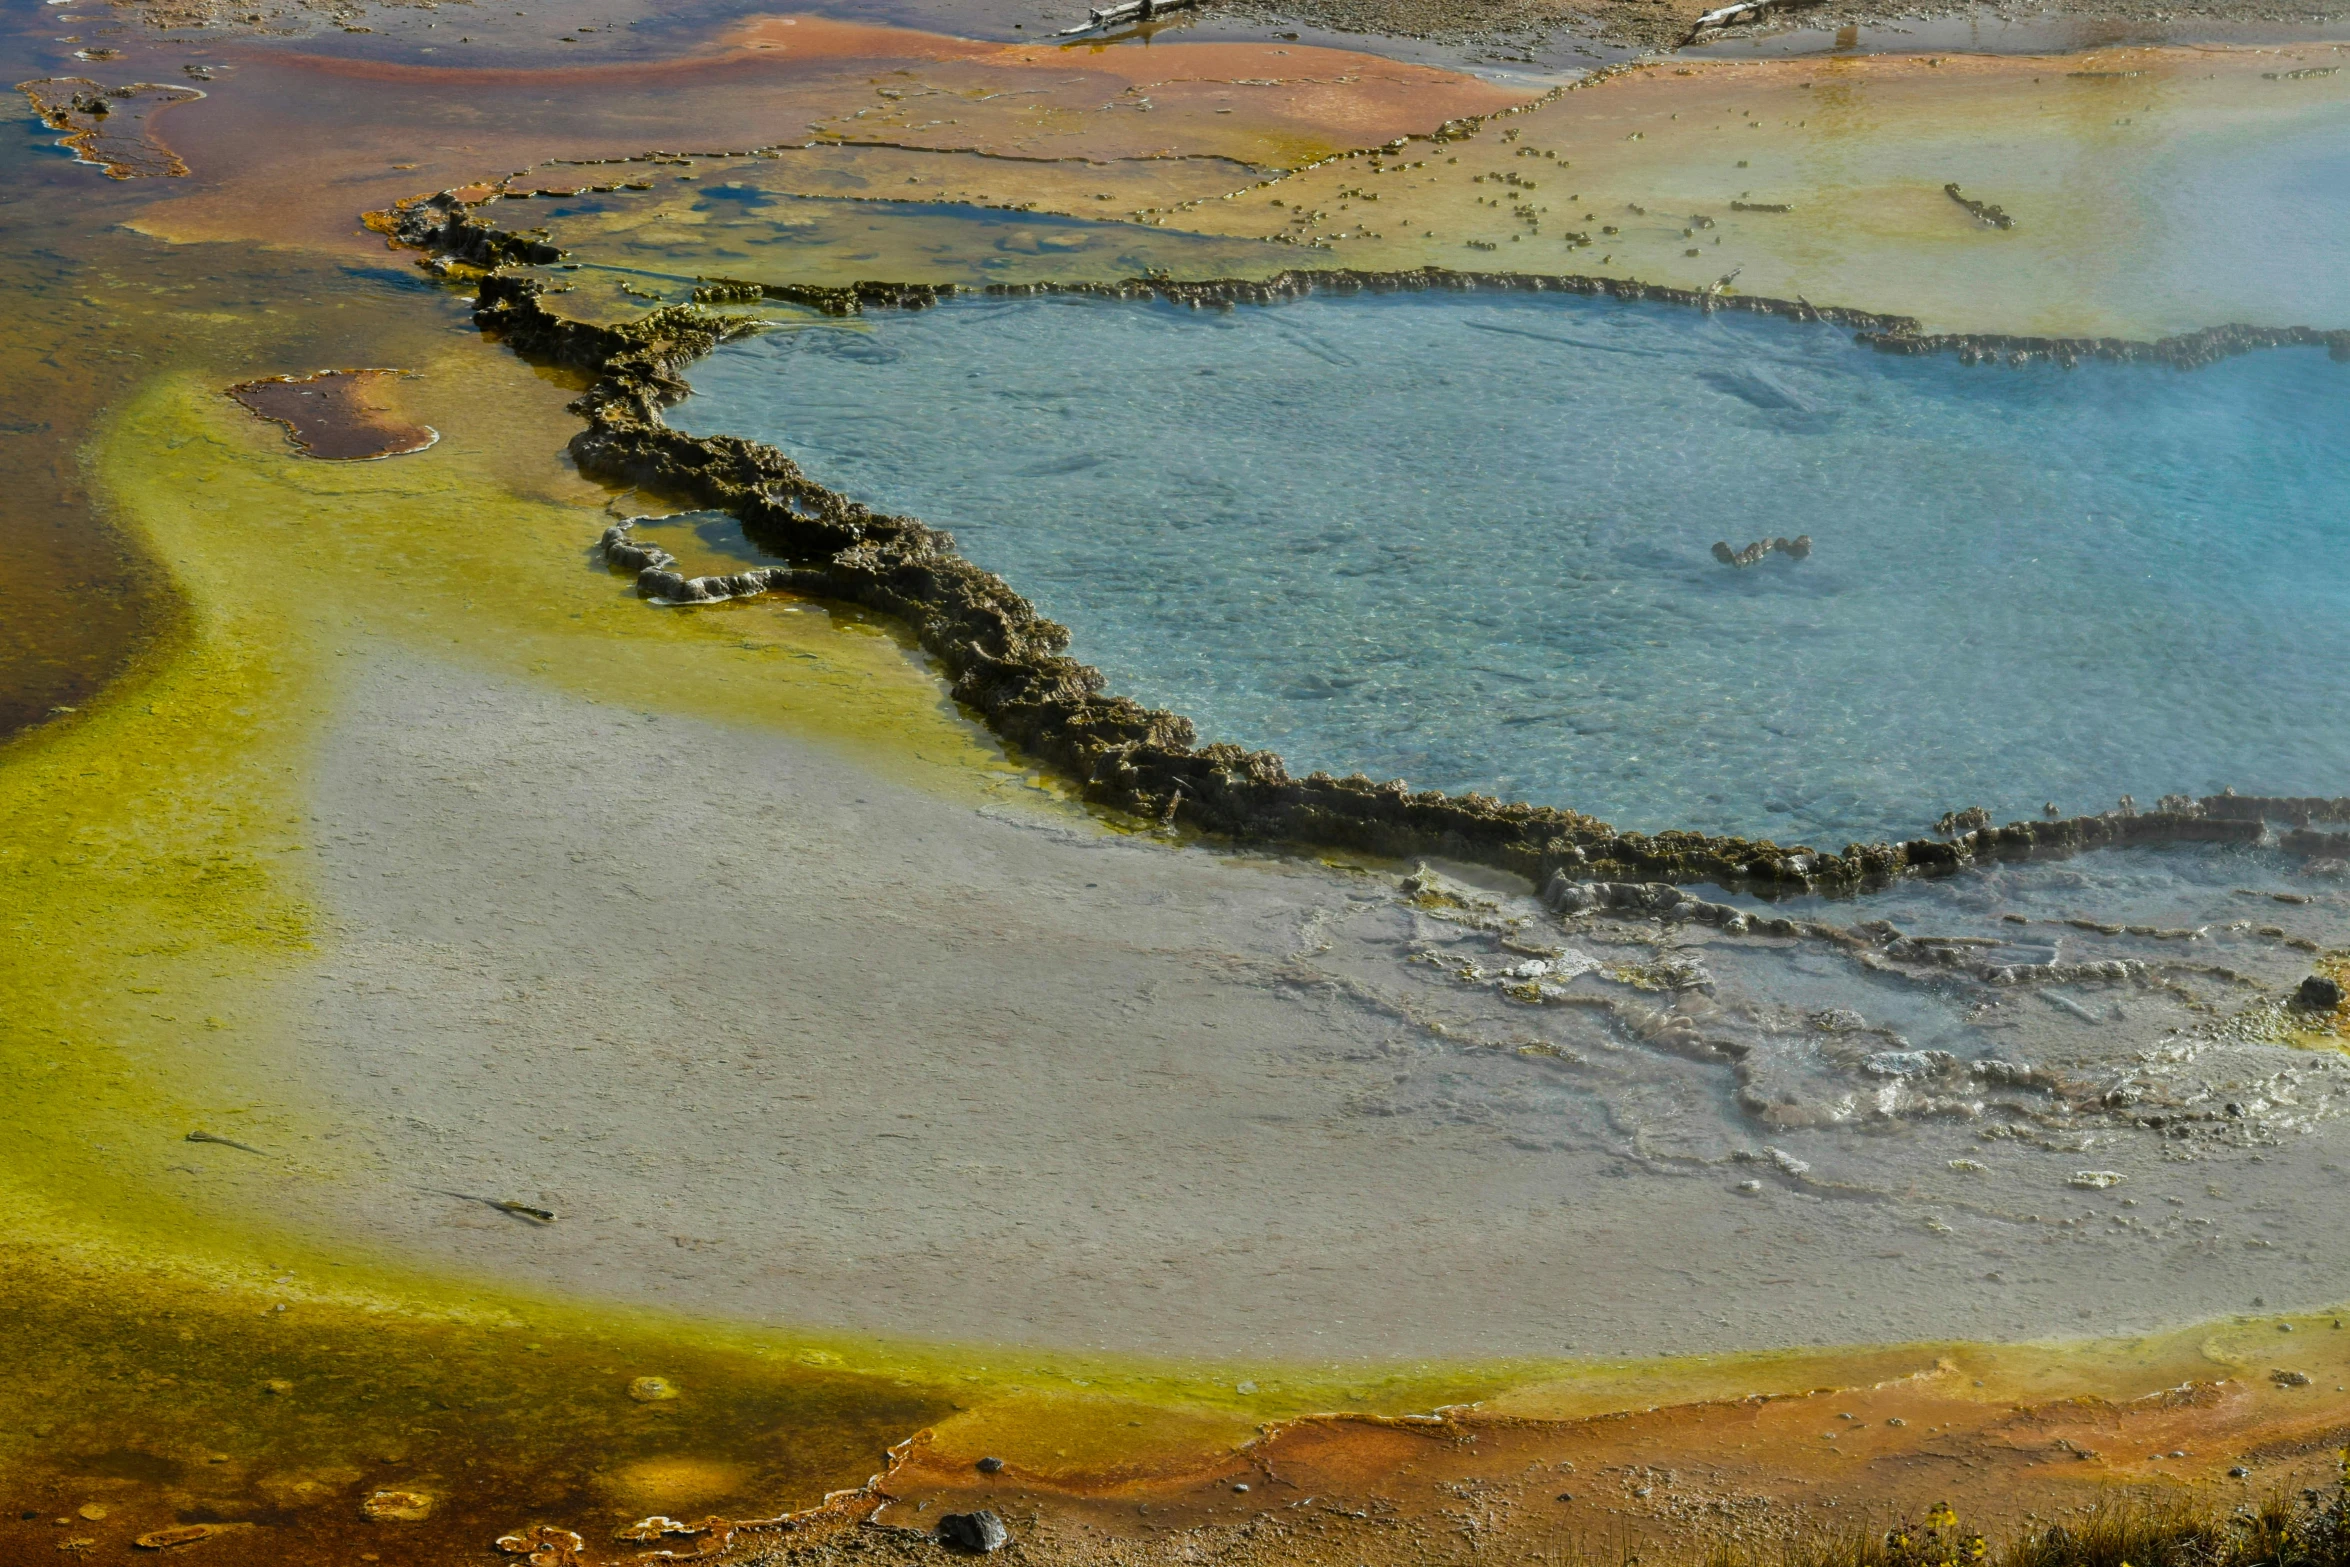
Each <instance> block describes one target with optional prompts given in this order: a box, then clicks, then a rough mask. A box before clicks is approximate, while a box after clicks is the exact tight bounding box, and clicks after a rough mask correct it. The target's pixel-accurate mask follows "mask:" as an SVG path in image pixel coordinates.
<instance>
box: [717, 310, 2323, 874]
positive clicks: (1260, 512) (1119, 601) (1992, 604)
mask: <svg viewBox="0 0 2350 1567" xmlns="http://www.w3.org/2000/svg"><path fill="white" fill-rule="evenodd" d="M2325 324H2330V323H2325ZM693 380H694V383H695V386H696V388H697V395H696V396H695V397H694V398H692V399H691V400H690V401H689V402H687V403H686V404H685V405H684V406H683V407H681V408H679V409H678V410H676V412H675V421H676V422H677V423H678V424H679V425H681V426H682V427H684V428H687V429H690V430H694V431H697V432H705V433H709V432H716V431H721V430H724V431H731V432H735V433H740V434H744V435H750V436H755V437H758V438H760V439H764V440H768V441H771V442H773V443H774V444H776V445H778V446H780V447H782V448H783V449H784V450H786V451H788V452H790V453H791V454H792V455H793V456H795V457H796V458H798V459H799V460H800V461H801V462H802V463H803V464H805V465H806V466H807V468H808V469H809V471H810V472H811V473H813V474H814V475H816V476H817V477H819V478H822V479H824V480H825V481H827V482H828V483H831V484H833V485H835V486H838V487H840V488H842V489H845V490H847V491H849V492H851V493H853V494H855V495H857V496H859V497H860V498H862V499H864V500H867V501H869V502H871V503H872V504H874V505H876V506H880V507H883V508H886V509H889V510H893V511H902V512H907V513H911V514H913V515H916V516H920V517H922V518H924V519H925V520H927V521H929V522H932V523H934V524H937V525H940V526H944V527H947V528H951V529H952V530H953V531H954V532H955V535H956V537H957V539H958V540H959V541H960V543H961V545H962V548H963V549H964V551H965V552H966V553H967V554H969V555H970V556H971V557H972V558H973V559H974V560H976V561H978V562H979V563H980V564H982V565H984V566H987V567H989V568H990V569H993V570H995V571H998V572H1001V573H1002V574H1003V575H1004V576H1005V577H1007V578H1008V579H1009V580H1010V581H1011V582H1012V583H1013V585H1014V586H1015V587H1017V588H1018V589H1020V590H1021V591H1022V592H1024V593H1027V594H1028V595H1029V596H1030V597H1031V598H1032V599H1034V600H1035V601H1036V602H1037V604H1038V605H1039V607H1040V608H1041V609H1043V610H1044V611H1045V612H1046V613H1048V614H1051V615H1053V616H1055V617H1056V618H1059V619H1061V620H1064V621H1066V622H1067V623H1068V624H1069V625H1070V626H1071V628H1072V629H1073V630H1074V632H1075V645H1074V649H1073V651H1074V652H1075V653H1076V654H1077V655H1078V656H1079V657H1082V658H1084V659H1086V660H1088V661H1089V662H1092V663H1095V664H1098V665H1100V666H1101V667H1102V668H1103V669H1104V671H1105V672H1106V673H1107V674H1108V676H1109V678H1110V681H1111V686H1112V689H1114V690H1119V691H1123V692H1127V693H1131V694H1132V695H1134V696H1137V697H1139V698H1141V699H1143V700H1145V701H1147V702H1151V703H1154V704H1158V705H1163V706H1167V707H1171V708H1174V709H1176V710H1178V711H1180V712H1183V713H1186V714H1189V715H1190V716H1191V717H1193V718H1194V719H1195V720H1196V721H1197V722H1198V724H1199V726H1200V730H1201V733H1202V735H1203V737H1205V738H1213V739H1230V740H1236V741H1239V742H1241V743H1243V744H1246V745H1249V746H1262V747H1270V748H1272V749H1275V750H1278V751H1280V752H1281V753H1282V754H1283V756H1284V757H1286V758H1287V760H1288V762H1289V764H1290V766H1291V768H1292V769H1293V770H1295V771H1299V772H1303V771H1306V770H1309V769H1313V768H1327V769H1329V770H1331V771H1334V772H1342V773H1343V772H1353V771H1362V772H1367V773H1370V774H1372V775H1374V776H1376V777H1380V778H1389V777H1402V778H1405V779H1407V780H1409V781H1410V783H1411V784H1412V785H1413V787H1415V788H1430V787H1433V788H1441V789H1447V790H1458V789H1469V788H1475V789H1482V790H1486V791H1489V792H1492V793H1497V794H1500V795H1503V796H1505V797H1511V798H1524V799H1532V800H1535V801H1539V802H1542V803H1546V804H1557V805H1565V806H1571V807H1574V808H1577V809H1581V810H1586V811H1590V812H1592V813H1594V814H1597V815H1600V816H1603V817H1606V818H1608V819H1610V820H1612V821H1614V822H1616V823H1617V824H1618V825H1620V826H1627V827H1642V828H1663V827H1669V826H1685V827H1701V828H1707V829H1715V830H1730V831H1740V832H1749V833H1763V834H1769V835H1771V836H1774V837H1777V838H1779V839H1781V840H1782V841H1792V840H1811V841H1816V842H1819V843H1822V844H1825V845H1828V846H1840V845H1841V844H1842V843H1844V842H1845V841H1846V840H1848V839H1852V838H1874V837H1881V836H1908V835H1914V834H1915V833H1917V832H1918V831H1920V830H1921V829H1922V828H1923V827H1924V826H1925V825H1926V824H1927V823H1929V822H1930V821H1931V820H1932V819H1933V818H1934V817H1935V816H1937V815H1939V814H1940V813H1941V812H1942V811H1944V810H1946V809H1949V808H1952V807H1956V806H1965V805H1970V804H1982V805H1985V806H1988V807H1990V808H1991V809H1992V810H1993V811H1994V813H1995V814H1997V815H1999V816H2000V817H2001V819H2003V820H2004V819H2006V818H2008V817H2010V816H2016V815H2025V814H2032V813H2036V812H2037V811H2038V809H2039V807H2040V806H2041V804H2042V802H2044V801H2054V802H2056V803H2057V804H2058V805H2059V806H2060V807H2062V808H2063V809H2065V810H2066V811H2067V812H2072V811H2080V810H2092V809H2100V808H2103V807H2105V806H2108V805H2110V804H2111V803H2112V802H2113V800H2114V799H2115V798H2116V797H2117V796H2118V795H2120V794H2122V793H2125V792H2130V793H2134V794H2136V795H2137V796H2138V798H2140V799H2142V800H2145V799H2151V798H2152V797H2153V796H2155V795H2158V794H2161V793H2163V792H2166V791H2172V790H2184V791H2193V792H2202V791H2207V790H2215V789H2217V788H2220V787H2222V786H2231V785H2232V786H2234V787H2236V788H2238V789H2240V790H2243V791H2245V792H2263V793H2325V794H2337V793H2343V792H2346V791H2350V725H2345V724H2343V723H2342V722H2341V714H2340V701H2339V697H2338V695H2337V693H2338V690H2339V685H2340V678H2339V671H2340V670H2341V669H2343V668H2344V667H2346V665H2350V617H2346V616H2345V614H2344V611H2345V609H2346V608H2350V576H2346V575H2345V571H2344V567H2345V565H2350V439H2346V438H2350V367H2346V366H2343V365H2339V364H2335V363H2332V362H2330V361H2329V360H2328V359H2327V357H2326V355H2325V354H2324V353H2323V352H2322V351H2318V350H2286V351H2275V352H2268V353H2262V354H2256V355H2251V356H2247V357H2244V358H2240V359H2236V360H2232V361H2229V362H2227V363H2224V364H2221V365H2218V366H2215V367H2212V368H2208V369H2204V370H2200V371H2196V372H2192V373H2180V372H2174V371H2168V370H2154V369H2147V368H2141V367H2128V366H2092V367H2087V368H2083V369H2079V370H2075V371H2070V372H2066V371H2060V370H2053V369H2030V370H2021V371H2018V370H1995V369H1988V368H1968V367H1965V366H1962V365H1960V364H1958V363H1957V362H1956V361H1954V360H1950V359H1931V360H1905V359H1895V358H1888V357H1884V356H1880V355H1877V354H1874V353H1871V352H1868V351H1866V350H1864V349H1861V348H1858V347H1856V346H1855V345H1854V344H1853V343H1852V342H1851V341H1850V339H1849V337H1848V336H1847V334H1845V333H1844V332H1842V331H1839V330H1836V329H1833V328H1827V327H1816V326H1815V327H1806V326H1800V325H1794V324H1790V323H1787V322H1784V321H1776V320H1761V319H1751V318H1744V317H1738V316H1729V315H1712V316H1709V315H1704V314H1700V313H1696V312H1691V311H1686V310H1674V309H1667V308H1658V307H1645V306H1626V305H1620V304H1615V303H1609V302H1591V301H1583V300H1573V299H1560V298H1556V297H1547V298H1511V297H1494V296H1466V297H1464V296H1406V297H1387V298H1370V299H1314V300H1309V301H1305V302H1302V303H1296V304H1290V305H1285V306H1281V307H1277V308H1271V309H1244V310H1238V311H1233V312H1230V313H1225V314H1214V313H1193V312H1189V311H1182V310H1176V309H1171V308H1166V307H1160V306H1149V305H1136V304H1126V303H1112V302H1102V301H1092V300H1078V299H1042V300H1014V301H971V302H964V303H958V304H955V305H952V306H950V307H946V308H941V309H938V310H935V311H930V312H924V313H919V314H905V315H893V314H876V315H873V316H869V317H867V318H865V319H864V320H862V321H861V322H857V323H849V324H841V325H832V324H826V325H813V326H803V327H799V328H796V329H792V330H781V331H776V332H773V333H770V334H768V335H765V336H762V337H759V338H755V339H751V340H748V341H745V342H742V343H738V344H734V345H731V346H729V347H728V348H726V349H724V350H722V351H720V352H719V353H718V354H717V355H715V356H713V357H712V358H711V359H710V360H707V361H705V362H704V363H702V364H700V365H698V366H697V367H696V368H695V370H694V372H693ZM1796 533H1808V534H1809V535H1811V537H1812V538H1813V540H1814V542H1815V549H1814V553H1813V554H1812V555H1811V556H1810V558H1809V559H1806V560H1801V561H1796V560H1791V559H1789V558H1787V557H1785V556H1781V555H1774V556H1771V557H1769V558H1767V559H1765V560H1764V561H1763V562H1762V563H1761V564H1760V565H1757V566H1754V567H1752V568H1750V569H1746V570H1734V569H1731V568H1729V567H1725V566H1723V565H1721V564H1720V563H1718V562H1717V561H1716V560H1715V559H1714V558H1713V556H1712V555H1711V553H1710V546H1711V545H1712V544H1713V543H1714V542H1715V541H1716V540H1727V541H1728V542H1729V543H1730V544H1732V545H1733V546H1737V545H1742V544H1744V543H1746V542H1748V541H1749V540H1753V539H1756V538H1761V537H1768V536H1771V535H1780V534H1788V535H1792V534H1796Z"/></svg>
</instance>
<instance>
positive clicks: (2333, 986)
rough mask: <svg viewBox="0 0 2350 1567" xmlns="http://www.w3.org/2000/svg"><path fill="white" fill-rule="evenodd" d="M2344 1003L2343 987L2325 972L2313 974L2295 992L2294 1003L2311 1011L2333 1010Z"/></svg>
mask: <svg viewBox="0 0 2350 1567" xmlns="http://www.w3.org/2000/svg"><path fill="white" fill-rule="evenodd" d="M2341 1004H2342V987H2341V985H2340V983H2339V982H2338V981H2335V980H2331V979H2328V978H2326V977H2325V976H2324V975H2323V974H2312V975H2310V976H2309V977H2308V978H2307V979H2305V980H2303V981H2302V982H2301V988H2300V989H2299V990H2296V991H2294V992H2293V1005H2295V1006H2297V1007H2300V1008H2302V1009H2304V1010H2306V1011H2310V1012H2331V1011H2333V1010H2334V1008H2336V1007H2338V1006H2340V1005H2341Z"/></svg>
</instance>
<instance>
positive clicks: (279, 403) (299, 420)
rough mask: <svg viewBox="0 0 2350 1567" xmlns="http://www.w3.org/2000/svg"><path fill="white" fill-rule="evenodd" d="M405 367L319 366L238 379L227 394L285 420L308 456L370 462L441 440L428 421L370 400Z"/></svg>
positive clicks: (276, 419)
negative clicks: (419, 421) (301, 372)
mask: <svg viewBox="0 0 2350 1567" xmlns="http://www.w3.org/2000/svg"><path fill="white" fill-rule="evenodd" d="M407 374H408V372H407V371H404V370H321V371H318V372H317V373H316V374H314V375H301V376H295V375H272V376H264V377H262V378H261V379H259V380H256V381H240V382H238V383H237V384H236V385H235V386H232V387H230V388H229V389H228V395H229V396H230V397H231V398H233V399H234V400H236V401H237V402H238V403H241V404H243V405H244V406H245V407H246V408H248V409H250V410H251V411H252V412H253V414H254V415H255V416H256V417H257V418H262V419H267V420H269V421H270V422H271V423H272V424H282V425H284V426H285V427H286V431H287V433H288V434H290V435H291V436H292V437H293V440H294V444H295V445H296V446H298V447H300V448H301V450H302V453H303V455H304V456H307V457H318V458H323V459H325V460H327V461H329V462H367V461H371V460H373V459H375V458H379V457H404V456H407V455H408V454H409V453H411V452H421V451H423V450H424V449H425V448H426V447H428V446H430V445H432V444H433V442H435V441H437V440H439V439H440V438H441V437H440V432H439V431H437V430H435V429H433V428H432V427H431V426H430V425H424V424H413V423H410V422H408V421H406V420H403V419H400V418H399V417H397V416H396V415H394V414H393V413H392V411H391V409H390V407H389V406H388V405H386V404H384V403H380V402H376V401H374V400H372V398H371V396H370V393H371V392H372V390H373V389H374V388H375V387H376V386H377V385H378V384H379V383H381V382H384V381H389V380H396V379H399V378H402V377H404V376H406V375H407Z"/></svg>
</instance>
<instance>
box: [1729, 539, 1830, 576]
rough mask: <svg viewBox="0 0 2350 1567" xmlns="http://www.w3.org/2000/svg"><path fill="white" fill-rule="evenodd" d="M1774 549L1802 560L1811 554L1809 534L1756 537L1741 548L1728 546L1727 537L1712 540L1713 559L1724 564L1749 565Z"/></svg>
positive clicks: (1792, 558) (1791, 558) (1791, 557)
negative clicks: (1786, 536) (1735, 548)
mask: <svg viewBox="0 0 2350 1567" xmlns="http://www.w3.org/2000/svg"><path fill="white" fill-rule="evenodd" d="M1774 550H1776V551H1778V552H1779V553H1781V554H1783V555H1785V556H1786V557H1787V558H1788V559H1789V560H1802V559H1804V558H1805V557H1806V556H1808V555H1810V554H1811V535H1810V534H1808V533H1798V534H1797V535H1796V536H1795V537H1793V538H1792V539H1756V540H1755V541H1754V542H1753V543H1752V544H1749V545H1747V546H1746V548H1744V549H1742V550H1734V549H1732V548H1730V541H1729V540H1728V539H1716V540H1715V541H1714V559H1716V560H1718V561H1720V562H1721V563H1722V564H1723V565H1725V566H1737V567H1740V568H1744V567H1747V566H1751V565H1753V564H1754V563H1755V562H1756V561H1758V560H1761V559H1762V558H1763V557H1764V556H1765V555H1768V554H1770V553H1771V552H1772V551H1774Z"/></svg>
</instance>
